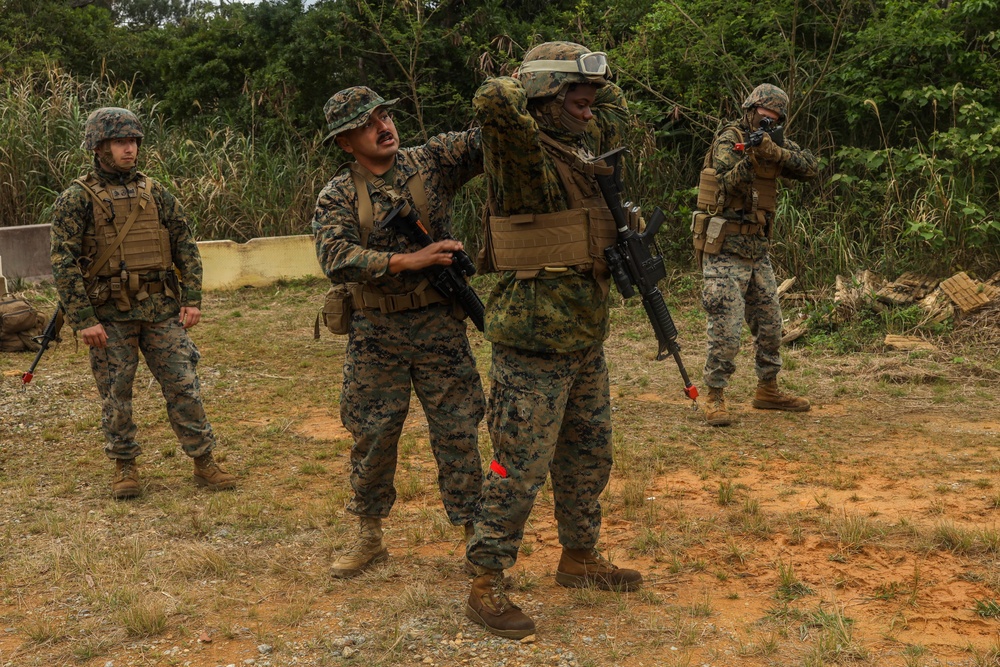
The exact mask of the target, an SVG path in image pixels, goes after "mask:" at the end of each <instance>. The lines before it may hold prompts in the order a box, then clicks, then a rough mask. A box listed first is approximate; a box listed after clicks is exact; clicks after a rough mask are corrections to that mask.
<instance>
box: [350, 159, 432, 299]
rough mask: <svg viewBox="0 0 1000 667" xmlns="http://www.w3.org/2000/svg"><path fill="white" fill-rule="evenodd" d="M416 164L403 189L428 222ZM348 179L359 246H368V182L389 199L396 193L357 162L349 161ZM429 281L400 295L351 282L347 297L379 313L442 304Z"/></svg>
mask: <svg viewBox="0 0 1000 667" xmlns="http://www.w3.org/2000/svg"><path fill="white" fill-rule="evenodd" d="M419 167H420V165H417V169H416V171H415V172H414V174H413V175H412V176H410V177H409V178H408V179H407V180H406V188H407V190H409V191H410V195H411V196H412V197H413V203H414V205H416V207H417V212H418V213H419V214H420V219H421V220H425V221H426V222H427V223H428V224H429V223H430V210H429V209H428V206H427V191H426V190H425V189H424V177H423V175H422V174H421V173H420V168H419ZM351 178H352V179H353V181H354V189H355V190H356V191H357V193H358V225H359V227H360V228H361V247H362V248H367V247H368V237H369V236H370V235H371V233H372V230H373V229H375V217H374V211H373V208H372V198H371V194H370V193H369V191H368V184H369V183H371V184H372V186H373V187H375V189H377V190H379V191H381V192H383V193H384V194H386V196H388V197H389V198H390V200H393V199H395V198H397V197H399V195H398V194H397V193H396V192H395V191H394V190H393V189H392V186H390V185H389V184H388V183H386V182H385V181H383V180H382V179H381V178H378V177H377V176H375V175H374V174H372V173H371V172H370V171H368V170H367V169H366V168H364V167H363V166H361V165H360V164H358V163H357V162H353V163H351ZM429 287H430V282H429V281H427V280H422V281H421V282H420V284H419V285H417V287H416V289H414V290H413V291H412V292H404V293H402V294H389V293H387V292H385V291H383V290H381V289H379V288H378V287H373V286H371V285H362V284H358V283H352V284H351V285H349V289H350V292H351V296H352V297H353V299H354V307H355V308H374V309H376V310H380V311H382V312H383V313H398V312H400V311H403V310H413V309H415V308H423V307H424V306H428V305H430V304H432V303H445V302H447V301H448V299H446V298H445V297H443V296H442V295H441V294H440V293H439V292H438V291H437V290H435V289H428V288H429Z"/></svg>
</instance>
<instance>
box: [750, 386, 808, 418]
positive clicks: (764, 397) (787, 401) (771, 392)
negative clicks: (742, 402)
mask: <svg viewBox="0 0 1000 667" xmlns="http://www.w3.org/2000/svg"><path fill="white" fill-rule="evenodd" d="M753 406H754V407H755V408H759V409H761V410H788V411H789V412H805V411H806V410H808V409H809V401H807V400H806V399H804V398H799V397H798V396H792V395H791V394H785V393H782V392H781V390H780V389H778V381H777V380H770V381H767V382H765V381H764V380H761V381H760V382H758V383H757V393H756V394H754V397H753Z"/></svg>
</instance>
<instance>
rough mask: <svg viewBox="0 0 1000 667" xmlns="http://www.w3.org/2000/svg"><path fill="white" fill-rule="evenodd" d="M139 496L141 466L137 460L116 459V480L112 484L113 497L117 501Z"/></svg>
mask: <svg viewBox="0 0 1000 667" xmlns="http://www.w3.org/2000/svg"><path fill="white" fill-rule="evenodd" d="M137 495H139V466H138V464H137V463H136V462H135V459H115V479H114V481H113V482H111V497H112V498H114V499H115V500H125V499H126V498H135V497H136V496H137Z"/></svg>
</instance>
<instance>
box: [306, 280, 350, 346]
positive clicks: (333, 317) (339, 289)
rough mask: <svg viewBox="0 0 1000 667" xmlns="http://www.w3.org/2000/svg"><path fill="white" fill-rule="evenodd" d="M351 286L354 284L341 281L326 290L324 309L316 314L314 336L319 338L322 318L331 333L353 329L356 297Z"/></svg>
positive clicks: (341, 333)
mask: <svg viewBox="0 0 1000 667" xmlns="http://www.w3.org/2000/svg"><path fill="white" fill-rule="evenodd" d="M351 287H352V285H346V284H343V283H340V284H337V285H333V286H332V287H330V289H328V290H327V291H326V298H325V299H324V300H323V309H322V310H321V311H320V312H319V314H318V315H316V323H315V324H314V325H313V338H319V322H320V320H321V319H322V320H323V324H324V325H325V326H326V328H327V329H329V330H330V333H335V334H337V335H338V336H342V335H344V334H346V333H348V332H349V331H350V330H351V313H353V312H354V297H353V295H352V294H351Z"/></svg>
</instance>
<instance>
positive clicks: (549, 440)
mask: <svg viewBox="0 0 1000 667" xmlns="http://www.w3.org/2000/svg"><path fill="white" fill-rule="evenodd" d="M487 414H488V415H489V417H488V422H487V425H488V426H489V430H490V437H491V439H492V441H493V456H494V458H495V459H496V461H497V463H499V464H500V465H501V466H502V467H503V468H504V469H506V471H507V476H506V477H502V476H501V475H499V474H497V473H496V472H495V471H493V470H491V471H490V472H488V473H487V476H486V483H485V485H484V487H483V500H482V504H481V509H480V515H479V520H478V521H477V522H476V534H475V537H474V538H473V539H472V541H471V542H470V544H469V547H468V551H467V556H468V558H469V560H470V561H472V562H473V563H475V564H477V565H481V566H483V567H486V568H490V569H494V570H504V569H507V568H509V567H511V566H512V565H513V564H514V562H515V561H516V560H517V553H518V549H519V548H520V546H521V540H522V538H523V536H524V524H525V522H526V521H527V520H528V515H529V514H530V513H531V508H532V506H533V505H534V503H535V496H536V495H537V494H538V490H539V489H540V488H541V486H542V484H544V483H545V478H546V476H547V475H548V474H549V473H551V474H552V493H553V499H554V502H555V517H556V521H557V522H558V524H559V542H560V543H561V544H562V545H563V546H564V547H566V548H568V549H590V548H593V547H594V546H595V545H596V544H597V540H598V537H599V536H600V531H601V503H600V500H599V498H600V495H601V492H602V491H603V490H604V487H605V486H607V483H608V478H609V476H610V473H611V464H612V448H613V445H612V439H611V399H610V394H609V388H608V368H607V364H606V363H605V358H604V348H603V345H600V344H598V345H594V346H591V347H589V348H587V349H583V350H577V351H574V352H564V353H546V352H532V351H528V350H519V349H517V348H511V347H507V346H503V345H494V346H493V366H492V369H491V371H490V398H489V405H488V407H487Z"/></svg>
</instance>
